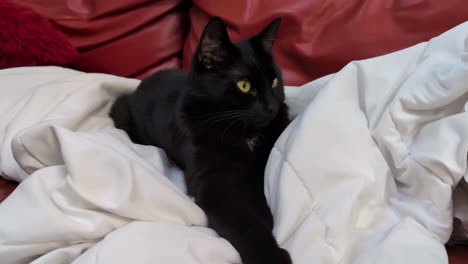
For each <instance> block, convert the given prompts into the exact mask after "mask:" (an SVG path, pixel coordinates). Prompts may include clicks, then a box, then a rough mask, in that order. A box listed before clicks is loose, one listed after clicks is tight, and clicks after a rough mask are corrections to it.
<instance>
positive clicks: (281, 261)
mask: <svg viewBox="0 0 468 264" xmlns="http://www.w3.org/2000/svg"><path fill="white" fill-rule="evenodd" d="M276 255H277V256H276V257H277V261H275V260H273V263H274V264H292V260H291V256H290V255H289V252H288V251H286V250H285V249H282V248H278V250H277V253H276Z"/></svg>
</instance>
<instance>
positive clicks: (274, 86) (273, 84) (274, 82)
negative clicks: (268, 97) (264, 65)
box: [271, 78, 278, 88]
mask: <svg viewBox="0 0 468 264" xmlns="http://www.w3.org/2000/svg"><path fill="white" fill-rule="evenodd" d="M271 87H273V88H276V87H278V78H275V79H274V80H273V83H272V84H271Z"/></svg>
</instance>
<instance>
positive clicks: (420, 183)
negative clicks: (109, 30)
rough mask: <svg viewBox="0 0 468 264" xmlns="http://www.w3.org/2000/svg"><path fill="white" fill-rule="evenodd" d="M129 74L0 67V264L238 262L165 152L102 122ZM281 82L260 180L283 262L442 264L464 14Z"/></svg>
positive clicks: (467, 46)
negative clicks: (430, 33)
mask: <svg viewBox="0 0 468 264" xmlns="http://www.w3.org/2000/svg"><path fill="white" fill-rule="evenodd" d="M311 67H320V65H311ZM137 85H138V81H137V80H131V79H125V78H119V77H114V76H108V75H102V74H84V73H81V72H77V71H72V70H68V69H63V68H57V67H42V68H40V67H38V68H17V69H8V70H2V71H0V170H1V174H2V175H3V176H4V177H6V178H9V179H14V180H17V181H21V184H20V185H19V187H18V188H17V189H16V190H15V192H14V193H13V194H12V195H11V196H9V197H8V198H7V199H6V200H5V201H4V202H3V203H1V204H0V263H2V264H10V263H44V264H56V263H74V264H83V263H87V264H88V263H91V264H98V263H99V264H103V263H106V264H107V263H109V264H128V263H138V264H140V263H141V264H144V263H163V264H172V263H174V264H179V263H181V264H192V263H193V264H195V263H197V264H199V263H202V264H223V263H240V259H239V256H238V254H237V252H236V251H235V250H234V248H233V247H232V246H231V245H230V244H229V243H228V242H227V241H226V240H224V239H222V238H219V237H218V236H217V235H216V233H215V232H213V231H212V230H210V229H208V228H207V227H206V218H205V215H204V213H203V211H202V210H201V209H200V208H199V207H197V206H196V205H195V204H194V203H193V201H192V200H191V199H190V198H189V197H188V196H186V195H185V193H184V184H183V180H182V179H183V177H182V172H181V171H179V170H178V169H177V168H174V167H171V163H170V162H169V161H168V159H167V157H166V156H165V154H164V152H163V151H162V150H160V149H158V148H156V147H152V146H142V145H136V144H133V143H132V142H131V141H130V140H129V138H128V137H127V135H126V134H125V133H124V132H123V131H121V130H117V129H115V128H114V127H113V124H112V121H111V119H110V118H109V117H108V116H107V113H108V111H109V108H110V106H111V103H112V101H113V100H114V99H115V98H116V96H117V95H119V94H121V93H125V92H129V91H132V90H133V89H135V88H136V86H137ZM287 95H288V104H289V105H290V106H291V109H292V111H291V115H292V116H293V117H296V116H297V117H296V118H295V120H294V122H293V123H292V124H291V125H290V126H289V127H288V128H287V129H286V131H285V132H284V133H283V134H282V136H281V137H280V139H279V140H278V142H277V143H276V146H275V148H274V149H273V150H272V153H271V156H270V159H269V162H268V165H267V169H266V173H265V177H266V185H265V193H266V196H267V199H268V202H269V204H270V206H271V209H272V211H273V214H274V220H275V229H274V233H275V236H276V237H277V239H278V241H279V243H280V244H281V245H282V246H283V247H285V248H286V249H287V250H288V251H289V252H290V253H291V255H292V258H293V261H294V263H295V264H306V263H307V264H308V263H314V264H328V263H330V264H334V263H345V264H348V263H350V264H354V263H355V264H376V263H377V264H383V263H398V264H401V263H411V264H419V263H421V264H432V263H434V264H435V263H437V264H442V263H448V260H447V254H446V252H445V248H444V243H445V242H446V241H447V240H448V238H449V236H450V233H451V228H452V218H453V214H454V213H456V214H457V215H458V217H460V218H461V219H463V220H464V221H465V222H466V223H468V221H467V220H468V217H467V215H468V206H467V205H468V192H467V189H465V188H464V187H463V184H464V183H465V181H466V180H467V175H466V172H467V151H468V113H467V112H466V111H467V108H468V104H467V100H468V23H465V24H462V25H460V26H458V27H456V28H454V29H452V30H451V31H449V32H447V33H445V34H443V35H442V36H440V37H438V38H435V39H433V40H431V41H430V42H428V43H422V44H419V45H417V46H414V47H411V48H409V49H406V50H403V51H400V52H397V53H393V54H389V55H386V56H382V57H378V58H374V59H369V60H364V61H358V62H352V63H350V64H349V65H347V66H346V67H345V68H344V69H342V70H341V71H340V72H338V73H336V74H334V75H330V76H327V77H324V78H322V79H319V80H317V81H314V82H312V83H309V84H306V85H304V86H302V87H288V88H287ZM463 177H465V178H464V179H463ZM459 182H461V183H462V184H459V188H458V189H457V196H456V197H457V199H456V201H455V206H454V205H453V202H452V194H453V191H454V188H455V186H457V184H458V183H459ZM464 202H465V203H464ZM454 208H455V210H454ZM265 264H267V263H265Z"/></svg>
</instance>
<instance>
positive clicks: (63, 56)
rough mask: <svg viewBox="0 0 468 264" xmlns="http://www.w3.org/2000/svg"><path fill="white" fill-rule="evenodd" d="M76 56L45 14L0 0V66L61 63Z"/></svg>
mask: <svg viewBox="0 0 468 264" xmlns="http://www.w3.org/2000/svg"><path fill="white" fill-rule="evenodd" d="M77 57H78V52H77V51H76V49H75V48H73V46H72V45H71V44H70V43H69V42H68V40H67V39H66V38H65V36H64V35H63V34H62V33H60V32H59V31H57V30H56V29H55V28H54V27H53V25H52V24H51V23H50V22H49V21H48V20H47V19H46V18H43V17H41V16H40V15H38V14H36V13H34V12H33V11H32V10H30V9H28V8H26V7H22V6H18V5H16V4H13V3H10V2H8V1H4V0H0V69H4V68H11V67H20V66H40V65H60V66H64V65H65V64H67V63H69V62H71V61H72V60H74V59H75V58H77Z"/></svg>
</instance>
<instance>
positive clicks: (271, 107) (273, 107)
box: [266, 104, 278, 115]
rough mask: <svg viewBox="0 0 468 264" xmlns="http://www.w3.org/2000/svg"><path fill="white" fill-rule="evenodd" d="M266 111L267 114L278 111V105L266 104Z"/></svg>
mask: <svg viewBox="0 0 468 264" xmlns="http://www.w3.org/2000/svg"><path fill="white" fill-rule="evenodd" d="M266 111H267V113H268V114H270V115H274V114H276V112H277V111H278V105H276V104H272V105H268V106H267V107H266Z"/></svg>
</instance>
